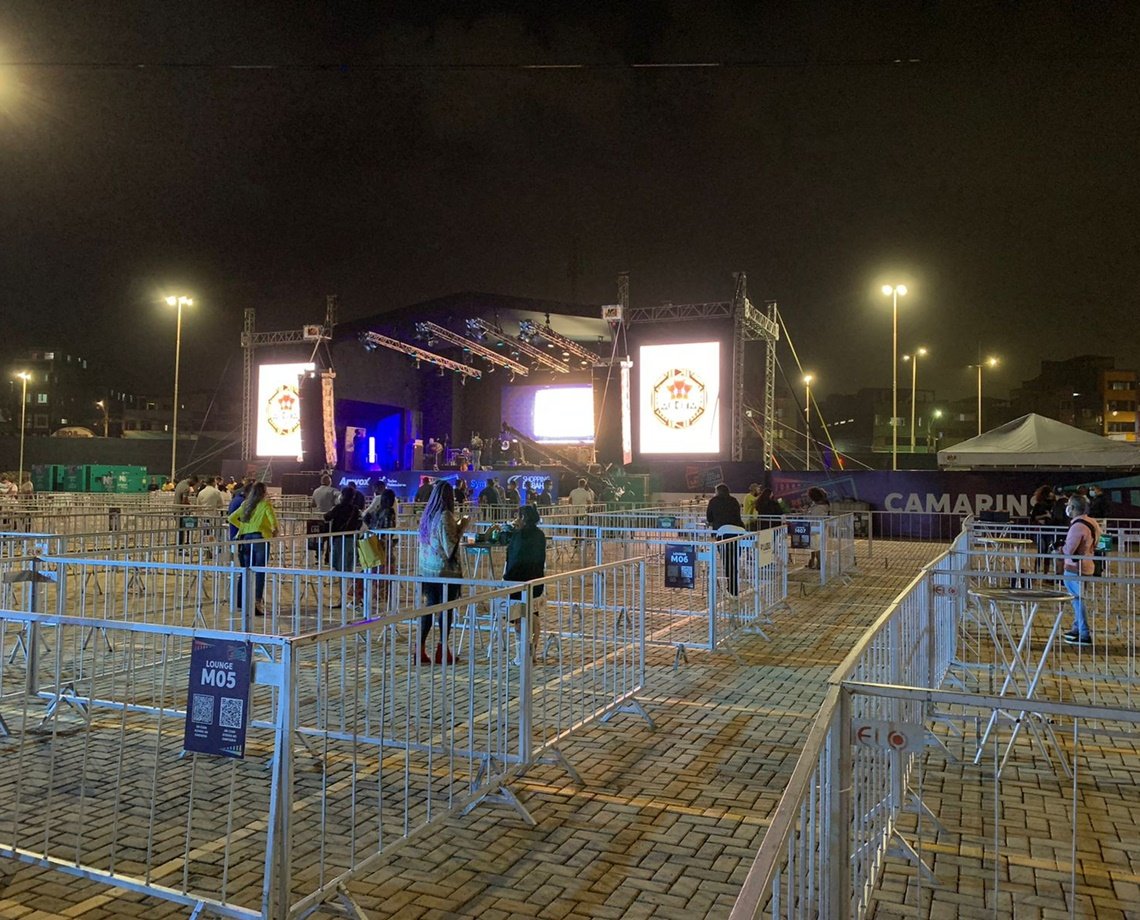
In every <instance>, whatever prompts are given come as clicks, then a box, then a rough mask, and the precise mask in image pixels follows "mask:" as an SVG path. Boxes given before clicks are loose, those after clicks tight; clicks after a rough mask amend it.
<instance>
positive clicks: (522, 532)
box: [503, 505, 546, 660]
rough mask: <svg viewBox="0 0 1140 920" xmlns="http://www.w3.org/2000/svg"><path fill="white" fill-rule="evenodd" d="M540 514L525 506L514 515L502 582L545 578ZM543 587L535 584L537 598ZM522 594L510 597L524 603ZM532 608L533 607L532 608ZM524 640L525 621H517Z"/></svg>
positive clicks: (534, 638)
mask: <svg viewBox="0 0 1140 920" xmlns="http://www.w3.org/2000/svg"><path fill="white" fill-rule="evenodd" d="M538 522H539V514H538V507H537V506H535V505H523V506H522V507H521V508H519V510H518V514H517V515H516V516H515V520H514V529H513V530H512V531H511V537H510V542H509V543H508V544H507V562H506V565H505V566H504V568H503V581H533V580H534V579H536V578H542V577H543V576H544V575H546V534H544V533H543V532H542V531H541V530H539V529H538ZM543 587H544V586H543V585H536V586H535V589H534V597H535V598H539V597H542V589H543ZM521 598H522V592H516V593H514V594H512V595H511V600H521ZM532 609H533V605H532ZM530 626H531V629H530V643H529V645H530V656H531V659H532V660H533V658H534V650H535V649H536V648H537V647H538V616H537V613H536V614H535V615H534V616H532V617H531V622H530ZM515 629H516V630H518V631H519V641H520V642H521V641H522V619H521V618H519V619H518V620H516V621H515Z"/></svg>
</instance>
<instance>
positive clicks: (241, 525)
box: [229, 482, 277, 617]
mask: <svg viewBox="0 0 1140 920" xmlns="http://www.w3.org/2000/svg"><path fill="white" fill-rule="evenodd" d="M266 493H267V489H266V487H265V483H264V482H256V483H254V484H253V486H252V487H250V489H249V493H248V494H247V495H246V497H245V500H244V501H243V502H242V503H241V505H240V506H239V507H238V509H237V510H236V511H234V512H233V513H232V514H231V515H230V517H229V521H230V524H231V525H232V526H234V527H236V528H237V539H238V563H239V564H240V565H241V567H242V568H244V569H248V568H250V567H254V566H257V567H261V568H264V567H265V565H266V563H267V560H268V558H269V546H268V544H267V543H266V541H267V540H272V539H273V538H274V537H276V536H277V513H276V511H275V510H274V508H273V505H272V504H271V503H270V501H269V498H268V496H267V494H266ZM264 597H265V573H264V572H258V573H257V574H256V575H255V576H254V598H255V601H254V606H253V612H254V615H255V616H259V617H260V616H265V608H264V607H263V606H262V600H263V598H264ZM243 599H244V594H243ZM243 607H244V605H243Z"/></svg>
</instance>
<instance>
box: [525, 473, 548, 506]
mask: <svg viewBox="0 0 1140 920" xmlns="http://www.w3.org/2000/svg"><path fill="white" fill-rule="evenodd" d="M530 504H532V505H538V507H539V508H549V507H551V506H552V504H553V499H552V498H551V497H550V480H549V479H544V480H543V481H542V482H540V483H538V485H536V486H535V487H534V494H533V495H531V496H530Z"/></svg>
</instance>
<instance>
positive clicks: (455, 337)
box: [416, 323, 530, 377]
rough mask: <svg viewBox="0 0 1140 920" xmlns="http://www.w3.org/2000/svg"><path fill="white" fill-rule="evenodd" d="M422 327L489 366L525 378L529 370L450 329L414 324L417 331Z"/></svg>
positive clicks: (434, 336) (435, 336) (433, 335)
mask: <svg viewBox="0 0 1140 920" xmlns="http://www.w3.org/2000/svg"><path fill="white" fill-rule="evenodd" d="M420 326H422V327H423V328H424V329H425V330H426V331H427V333H428V334H429V335H431V336H432V337H433V338H437V339H440V340H441V341H444V342H450V343H451V344H452V345H458V346H459V347H460V348H462V349H464V350H465V351H469V352H470V353H471V354H473V355H476V356H478V357H480V358H482V359H483V360H484V361H489V362H491V364H494V365H497V366H498V367H505V368H506V369H507V370H509V371H510V372H511V373H512V374H518V375H519V376H522V377H525V376H526V375H527V374H528V373H529V371H530V369H529V368H528V367H527V366H526V365H525V364H519V362H518V361H515V360H514V359H512V358H508V357H507V356H506V355H501V354H499V353H498V352H497V351H495V349H493V348H488V347H487V346H486V345H480V344H479V343H478V342H473V341H472V340H471V339H468V338H464V337H463V336H461V335H459V333H457V332H452V331H451V330H450V329H444V328H443V326H438V325H436V324H435V323H416V328H417V329H418V328H419V327H420Z"/></svg>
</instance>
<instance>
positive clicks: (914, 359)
mask: <svg viewBox="0 0 1140 920" xmlns="http://www.w3.org/2000/svg"><path fill="white" fill-rule="evenodd" d="M925 354H926V349H925V348H916V349H915V350H914V354H913V355H903V357H902V359H903V360H904V361H909V362H910V452H911V453H912V454H913V453H914V434H915V431H914V409H915V406H916V405H917V404H918V359H919V358H920V357H922V356H923V355H925Z"/></svg>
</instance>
